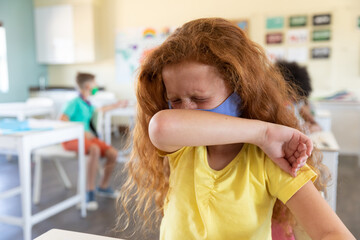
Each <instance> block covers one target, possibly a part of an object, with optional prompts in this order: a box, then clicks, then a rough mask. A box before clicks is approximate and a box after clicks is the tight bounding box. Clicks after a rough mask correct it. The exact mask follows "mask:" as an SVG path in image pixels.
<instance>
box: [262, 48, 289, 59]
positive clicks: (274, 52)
mask: <svg viewBox="0 0 360 240" xmlns="http://www.w3.org/2000/svg"><path fill="white" fill-rule="evenodd" d="M285 53H286V51H285V48H267V49H266V55H267V57H268V58H269V59H270V61H271V62H276V61H279V60H285Z"/></svg>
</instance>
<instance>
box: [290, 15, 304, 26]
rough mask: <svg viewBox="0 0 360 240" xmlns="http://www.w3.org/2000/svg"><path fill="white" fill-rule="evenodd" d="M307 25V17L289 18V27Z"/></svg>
mask: <svg viewBox="0 0 360 240" xmlns="http://www.w3.org/2000/svg"><path fill="white" fill-rule="evenodd" d="M306 25H307V16H306V15H302V16H291V17H290V18H289V27H305V26H306Z"/></svg>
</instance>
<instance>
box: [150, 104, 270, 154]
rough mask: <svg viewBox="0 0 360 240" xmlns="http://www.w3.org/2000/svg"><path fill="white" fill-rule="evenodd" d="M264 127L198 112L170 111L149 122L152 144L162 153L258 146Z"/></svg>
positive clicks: (157, 115)
mask: <svg viewBox="0 0 360 240" xmlns="http://www.w3.org/2000/svg"><path fill="white" fill-rule="evenodd" d="M266 124H267V123H265V122H262V121H259V120H249V119H243V118H236V117H230V116H226V115H223V114H217V113H212V112H206V111H199V110H184V109H172V110H162V111H160V112H158V113H156V114H155V115H154V116H153V118H152V119H151V120H150V124H149V135H150V139H151V141H152V143H153V144H154V145H155V147H157V148H158V149H161V150H163V151H168V152H171V151H175V150H177V149H179V148H181V147H183V146H211V145H223V144H231V143H245V142H246V143H252V144H256V145H261V143H262V141H264V136H265V133H266V128H267V126H266Z"/></svg>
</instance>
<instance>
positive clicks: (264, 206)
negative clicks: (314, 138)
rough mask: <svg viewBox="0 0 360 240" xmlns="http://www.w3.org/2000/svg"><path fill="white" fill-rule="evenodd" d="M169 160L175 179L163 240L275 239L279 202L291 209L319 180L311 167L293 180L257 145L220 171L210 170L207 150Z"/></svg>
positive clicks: (248, 147) (186, 149) (190, 150)
mask: <svg viewBox="0 0 360 240" xmlns="http://www.w3.org/2000/svg"><path fill="white" fill-rule="evenodd" d="M167 157H168V158H169V163H170V172H171V174H170V183H169V191H168V194H167V196H166V199H165V203H164V217H163V219H162V222H161V227H160V239H161V240H164V239H166V240H176V239H179V240H180V239H181V240H184V239H186V240H190V239H209V240H210V239H216V240H219V239H226V240H230V239H237V240H241V239H261V240H266V239H271V216H272V210H273V206H274V203H275V200H276V198H279V199H280V200H281V201H282V202H283V203H286V202H287V201H288V200H289V199H290V198H291V196H293V195H294V194H295V193H296V191H297V190H299V189H300V188H301V187H302V186H303V185H304V184H305V183H307V182H308V181H309V180H310V179H311V180H313V181H314V180H315V179H316V173H315V172H314V171H312V170H311V169H310V167H308V166H307V165H305V166H304V167H303V168H302V169H301V170H300V171H299V173H298V176H297V177H296V178H293V177H291V176H290V175H289V174H287V173H285V172H284V171H282V170H281V169H280V168H279V167H278V166H277V165H275V164H274V163H273V161H272V160H270V159H269V158H268V157H267V156H266V155H265V153H264V152H263V151H262V150H261V149H260V148H258V147H257V146H255V145H251V144H244V145H243V147H242V149H241V151H240V152H239V153H238V155H237V156H236V157H235V158H234V159H233V160H232V161H231V162H230V163H229V164H228V165H227V166H226V167H225V168H224V169H222V170H220V171H216V170H213V169H212V168H210V166H209V165H208V161H207V150H206V147H205V146H202V147H184V148H181V149H180V150H178V151H176V152H174V153H171V154H168V155H167Z"/></svg>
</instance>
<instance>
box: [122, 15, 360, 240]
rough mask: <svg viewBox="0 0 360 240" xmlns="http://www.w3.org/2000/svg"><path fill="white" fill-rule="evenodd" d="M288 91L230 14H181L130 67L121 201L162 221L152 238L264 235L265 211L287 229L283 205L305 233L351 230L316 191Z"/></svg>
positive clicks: (307, 146)
mask: <svg viewBox="0 0 360 240" xmlns="http://www.w3.org/2000/svg"><path fill="white" fill-rule="evenodd" d="M294 96H295V93H294V91H293V90H292V89H291V88H290V87H289V86H288V85H287V84H286V82H285V81H284V79H283V77H282V76H281V74H280V72H279V71H278V70H277V69H276V68H275V67H274V66H273V65H272V64H271V63H270V62H269V61H268V59H267V58H266V56H265V54H264V51H263V50H262V49H261V47H259V46H258V45H257V44H255V43H254V42H252V41H250V40H249V39H248V38H247V37H246V35H245V34H244V32H243V31H242V30H241V29H239V28H238V27H236V26H235V25H233V24H231V23H230V22H228V21H226V20H224V19H219V18H209V19H198V20H194V21H191V22H188V23H186V24H184V25H183V26H182V27H181V28H179V29H177V30H176V31H175V32H174V33H173V34H172V35H171V36H170V37H169V38H168V39H167V40H166V41H165V42H164V43H163V44H162V45H161V46H159V47H158V48H156V49H155V50H154V51H152V52H151V53H150V54H149V55H148V56H147V58H146V59H145V61H144V62H143V64H142V66H141V69H140V73H139V78H138V83H137V100H138V108H137V111H138V114H137V123H136V126H135V129H134V133H133V150H132V156H131V160H130V161H129V162H128V164H127V169H128V175H129V177H128V180H127V182H126V184H125V186H124V189H123V193H122V198H121V199H120V203H121V204H122V206H123V207H125V210H126V209H128V208H129V207H130V204H133V203H135V204H136V206H135V207H136V210H135V213H137V214H139V215H140V216H142V217H143V218H144V223H145V224H146V223H149V222H150V223H151V222H153V221H156V220H161V226H160V239H171V240H176V239H181V240H183V239H271V222H272V219H273V221H277V222H279V223H281V225H282V226H283V227H284V229H286V230H287V229H289V227H290V224H293V223H294V221H293V220H292V216H294V217H295V218H296V221H297V222H298V223H300V224H301V225H302V226H303V228H304V229H305V230H306V232H307V233H308V234H309V235H310V236H311V237H312V238H313V239H354V238H353V236H352V235H351V233H350V232H349V231H348V230H347V228H346V227H345V226H344V224H343V223H342V222H341V220H340V219H339V218H338V217H337V216H336V214H335V213H334V212H333V211H332V210H331V209H330V207H329V206H328V204H327V203H326V201H325V200H324V199H323V198H322V197H321V195H320V194H319V191H318V190H324V187H325V185H324V181H323V179H322V177H321V176H320V173H321V167H322V165H321V159H320V158H319V157H316V156H315V155H316V154H315V152H316V150H314V153H312V152H313V146H312V143H311V141H310V139H309V138H308V137H307V136H306V135H304V134H303V133H301V132H300V130H299V129H300V126H299V124H298V121H297V119H296V117H295V116H294V113H293V110H292V109H289V107H286V103H287V102H289V101H290V99H294ZM316 178H317V180H315V179H316ZM131 200H133V201H134V202H133V201H131ZM154 206H155V211H154ZM119 221H121V220H120V219H119Z"/></svg>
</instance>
